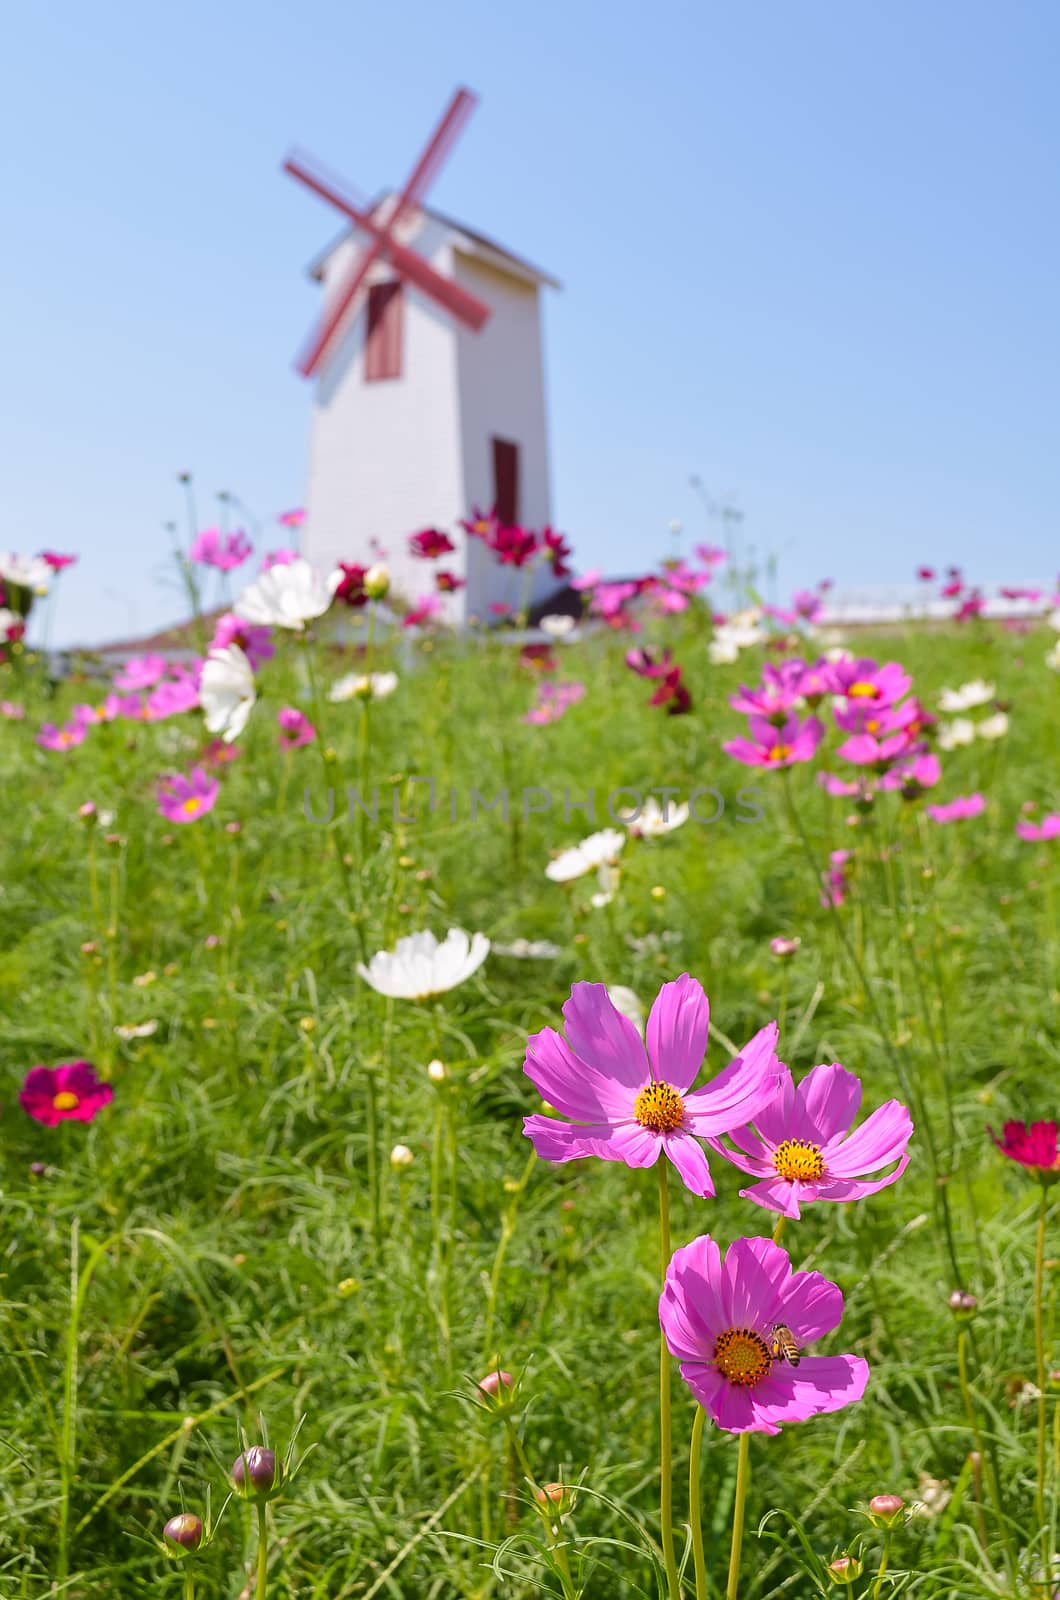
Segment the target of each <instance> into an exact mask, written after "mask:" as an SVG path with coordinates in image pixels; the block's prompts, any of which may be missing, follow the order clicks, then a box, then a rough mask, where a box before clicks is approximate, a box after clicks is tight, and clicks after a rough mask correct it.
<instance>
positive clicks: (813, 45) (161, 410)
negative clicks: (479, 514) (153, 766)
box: [0, 0, 1060, 641]
mask: <svg viewBox="0 0 1060 1600" xmlns="http://www.w3.org/2000/svg"><path fill="white" fill-rule="evenodd" d="M5 47H6V48H5V55H6V57H7V61H8V71H7V73H6V74H5V80H6V81H5V97H4V104H3V107H2V110H0V123H3V124H6V126H3V127H2V130H0V131H2V132H3V135H4V144H5V147H6V149H7V151H8V156H9V161H8V165H7V170H6V172H5V178H4V188H3V193H4V208H5V220H6V224H7V226H6V227H5V229H4V233H5V249H4V251H3V252H2V255H0V296H2V303H3V305H4V309H5V317H4V325H5V333H4V361H3V372H4V380H5V381H4V407H3V412H4V416H3V427H2V429H0V465H2V482H3V489H4V495H3V498H4V501H5V511H6V516H5V521H6V524H7V526H6V529H5V531H4V533H3V534H2V535H0V544H2V545H3V546H5V547H7V546H11V547H13V548H16V549H22V550H27V551H34V550H37V549H39V548H41V547H52V548H58V549H62V550H65V549H71V550H77V551H79V552H80V553H81V564H80V566H79V567H78V568H76V569H74V570H73V571H72V572H71V573H70V574H68V575H67V576H66V578H65V579H64V582H63V590H62V596H61V602H60V610H59V616H58V627H57V636H58V637H59V638H61V639H64V640H66V641H70V640H73V639H78V640H102V639H105V638H108V637H114V636H116V635H127V634H129V633H130V632H133V631H142V630H145V629H147V628H148V627H150V626H153V625H154V624H156V623H157V622H159V621H162V620H165V619H169V618H173V617H175V616H177V615H179V614H180V612H181V606H180V600H179V597H178V595H177V593H176V592H175V590H174V589H173V588H172V586H171V584H170V580H169V579H168V577H167V568H168V562H167V549H168V545H167V537H166V534H165V532H164V524H165V522H166V521H167V520H169V519H173V518H176V517H178V516H179V515H180V513H181V501H180V497H179V491H178V485H177V483H176V473H177V472H178V471H180V470H181V469H184V468H190V469H192V470H193V471H194V472H195V475H196V479H197V482H198V486H199V495H200V503H201V515H200V521H201V522H206V521H212V520H215V516H214V512H215V506H214V504H213V503H212V501H211V497H212V495H213V493H214V492H215V491H217V490H219V489H224V488H227V489H230V490H232V491H233V492H235V493H237V494H238V495H239V496H240V497H241V498H242V499H243V500H244V501H245V502H246V503H247V504H248V505H249V506H251V507H253V508H254V509H255V510H256V511H258V512H259V513H260V514H262V515H265V514H268V513H270V512H275V511H278V510H280V509H282V508H284V507H286V506H289V505H291V504H298V503H299V502H300V500H301V498H302V493H303V481H304V471H305V451H306V441H307V433H308V418H309V400H310V396H309V391H308V389H307V387H306V385H305V384H304V383H303V381H302V380H301V379H299V378H298V377H297V376H296V375H295V373H294V371H293V368H292V360H293V356H294V353H295V351H296V350H297V348H298V346H299V344H300V342H301V340H302V338H303V336H304V333H305V331H306V329H307V327H308V325H309V324H310V322H311V321H312V319H313V317H314V314H315V311H316V302H315V296H314V293H313V290H312V287H311V286H310V285H309V283H308V282H307V281H306V279H305V277H304V274H303V268H304V266H305V263H306V262H307V261H308V260H309V259H310V258H311V257H312V256H313V255H314V254H315V253H316V251H317V250H318V249H319V248H320V246H321V245H322V244H323V243H324V242H325V241H326V240H327V239H328V238H329V237H330V236H331V234H332V232H333V217H332V216H331V214H329V212H328V211H327V209H326V208H325V207H324V206H323V205H322V204H320V203H319V202H317V201H315V200H314V199H312V198H311V197H310V196H308V195H306V194H305V193H304V192H303V191H302V190H301V189H300V188H299V187H298V186H297V185H296V184H294V183H293V182H292V181H291V180H290V179H287V178H285V177H284V176H283V175H282V174H281V172H280V170H279V169H280V162H281V160H282V157H283V155H284V153H285V151H286V150H287V148H288V147H289V146H290V145H292V144H294V143H297V144H300V145H303V146H305V147H306V148H308V149H309V150H311V151H312V152H313V153H314V154H316V155H317V156H318V157H320V158H321V159H322V160H323V161H324V162H326V163H327V164H328V165H330V166H332V167H334V168H336V169H337V170H339V171H341V172H343V173H345V174H346V175H347V176H348V177H349V178H350V179H351V181H353V182H354V183H356V184H357V185H358V186H359V187H361V188H362V189H364V190H368V191H371V190H374V189H376V188H379V187H383V186H385V185H387V184H391V183H397V182H399V181H400V180H401V179H403V177H404V176H405V174H406V172H407V170H408V168H409V167H410V165H411V163H412V161H413V159H414V158H415V156H416V154H417V153H418V150H419V148H420V146H421V144H422V142H423V140H424V138H425V137H426V134H427V133H428V131H429V129H430V127H431V126H432V124H433V122H434V120H435V119H436V118H437V116H438V115H439V113H440V111H441V109H442V107H443V106H444V104H445V102H446V100H447V98H448V96H449V94H450V93H451V91H452V89H453V87H454V86H455V85H456V84H457V83H460V82H466V83H468V84H469V85H470V86H471V87H473V88H475V89H476V90H477V91H478V92H479V94H480V95H481V97H482V103H481V105H480V106H479V108H478V110H477V112H476V113H475V116H474V117H473V119H472V121H471V123H470V124H469V126H468V128H467V130H466V131H465V133H464V135H463V137H462V139H461V140H460V142H459V144H458V145H457V147H456V150H455V152H454V154H453V156H452V158H451V159H450V161H449V163H448V165H447V166H446V168H445V169H444V171H443V173H442V176H441V178H440V181H439V182H438V184H437V185H436V187H435V189H434V190H433V191H432V196H431V198H432V199H433V200H434V201H435V202H436V203H437V205H438V206H439V207H440V208H441V209H443V210H447V211H449V212H451V213H452V214H453V215H455V216H457V217H461V218H463V219H465V220H466V221H467V222H468V223H470V224H472V225H474V226H478V227H480V228H482V229H483V230H484V231H486V232H488V233H490V234H492V235H494V236H495V237H497V238H498V239H500V240H501V241H503V242H504V243H506V244H508V245H510V246H511V247H512V248H513V249H515V250H517V251H520V252H522V253H524V254H526V255H528V256H529V257H530V258H531V259H532V260H534V261H538V262H540V263H541V265H542V266H544V267H546V268H547V269H549V270H550V271H552V272H554V273H555V274H556V275H557V276H558V277H559V278H560V279H561V280H562V282H563V284H564V289H563V292H562V293H561V294H558V295H554V296H551V297H550V300H549V304H548V309H547V335H546V338H547V365H548V374H549V406H550V418H551V438H552V449H553V475H554V494H555V509H556V511H557V514H558V520H559V522H560V524H561V526H562V527H563V528H564V530H565V531H567V532H568V534H569V535H570V536H571V538H572V539H573V541H574V543H575V546H576V549H577V552H578V556H579V558H580V561H581V564H582V565H583V566H586V567H587V566H593V565H601V566H604V567H605V568H607V569H609V570H611V571H619V570H623V571H628V570H631V569H635V568H639V567H643V566H645V565H646V564H647V563H648V562H649V560H651V559H652V558H653V557H654V556H657V555H661V554H663V553H666V552H667V551H668V550H669V549H670V547H671V543H672V541H671V537H670V534H669V531H668V525H669V523H670V520H671V519H672V518H679V519H681V520H682V521H683V522H684V523H685V525H686V526H687V528H688V529H689V531H690V533H694V534H695V535H697V536H702V535H704V534H706V533H707V532H708V528H707V523H706V519H705V512H704V509H703V506H702V503H701V501H700V500H699V499H698V498H697V496H696V494H695V493H694V492H693V491H692V490H691V489H690V488H689V485H688V479H689V475H690V474H692V473H698V474H699V475H700V476H701V477H702V479H703V481H704V483H705V484H706V485H707V487H708V489H709V490H710V492H711V494H713V495H714V496H715V497H716V498H718V499H720V498H723V497H731V498H733V499H735V501H736V502H737V503H738V504H739V505H740V506H741V507H742V508H743V510H744V512H745V515H746V523H745V530H746V538H747V540H748V542H750V543H751V544H753V545H754V546H755V547H756V548H757V550H758V551H759V552H761V553H762V554H764V553H766V552H770V551H772V552H775V553H777V554H778V555H779V556H780V559H781V571H782V575H783V578H784V580H785V584H786V585H793V584H797V583H801V582H804V581H807V580H812V579H815V578H817V577H819V576H823V575H826V574H827V575H831V576H834V577H835V578H836V580H837V582H838V583H839V584H840V585H842V584H844V583H849V584H863V583H872V582H879V583H888V582H902V581H905V580H907V579H908V578H909V576H910V574H911V572H912V569H913V568H914V567H915V565H916V564H917V563H918V562H919V561H921V560H924V559H927V560H932V561H934V562H936V563H939V564H945V563H947V562H949V561H951V560H952V561H959V562H961V563H963V564H964V565H965V567H966V568H967V570H968V571H969V572H970V573H971V574H972V575H973V576H974V577H976V578H977V579H982V580H985V581H992V580H1008V581H1010V582H1016V581H1019V580H1021V579H1022V580H1026V579H1031V578H1043V577H1048V576H1050V575H1051V574H1052V572H1053V569H1054V567H1055V564H1056V559H1057V557H1056V551H1057V548H1058V544H1060V541H1058V540H1057V538H1056V534H1055V528H1054V523H1055V518H1056V512H1057V506H1058V503H1060V492H1058V491H1060V452H1058V451H1057V449H1056V428H1057V418H1058V415H1060V405H1058V401H1060V325H1058V319H1057V284H1058V282H1060V210H1058V207H1057V203H1056V186H1057V173H1058V171H1060V101H1058V99H1057V96H1056V93H1055V82H1054V73H1053V64H1054V63H1055V62H1056V60H1057V59H1060V10H1058V8H1057V7H1056V6H1055V5H1053V4H1052V3H1051V0H1041V3H1022V4H1021V3H1019V0H1016V3H1011V4H1008V5H1006V6H1004V7H1000V6H997V5H996V4H986V3H981V0H933V3H932V4H931V5H930V6H924V5H922V4H919V3H914V0H888V3H886V4H884V3H871V0H856V3H854V4H847V3H845V0H829V3H820V0H799V4H797V5H790V4H787V3H782V0H773V3H769V4H764V3H756V0H751V3H748V4H744V5H735V6H734V5H732V4H731V3H729V0H725V3H717V0H698V3H689V4H683V3H682V4H671V3H666V0H663V3H660V4H657V5H654V6H652V7H646V6H645V5H643V3H642V0H638V3H636V4H628V3H626V0H620V3H617V4H615V3H612V4H609V5H607V6H602V5H596V4H592V3H586V0H565V3H561V0H539V3H538V4H536V5H534V6H532V7H525V8H511V7H506V6H498V5H497V4H496V0H490V3H488V4H487V3H484V0H471V3H468V0H454V3H453V4H450V5H447V6H438V5H436V4H426V3H425V0H406V3H405V4H404V5H403V6H402V7H401V8H400V9H399V10H396V9H395V8H393V7H390V6H382V5H375V6H366V5H351V4H349V3H348V0H346V3H337V0H318V3H317V4H316V5H314V6H313V7H312V8H307V7H301V6H298V7H296V6H295V5H293V4H289V5H276V4H269V3H266V0H253V3H248V0H229V3H227V4H225V5H223V6H217V5H215V4H204V3H202V0H184V3H182V4H181V5H180V6H176V7H166V8H162V7H157V6H154V7H141V6H134V5H132V4H131V3H128V4H115V3H107V0H99V3H96V4H93V5H92V6H84V5H82V4H80V3H62V4H55V3H48V0H42V3H41V4H39V5H36V6H23V7H19V8H17V10H16V11H14V12H12V13H11V14H10V15H9V17H8V19H7V26H6V30H5ZM715 531H716V530H715Z"/></svg>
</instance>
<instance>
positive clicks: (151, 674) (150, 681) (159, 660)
mask: <svg viewBox="0 0 1060 1600" xmlns="http://www.w3.org/2000/svg"><path fill="white" fill-rule="evenodd" d="M168 665H169V663H168V661H167V660H166V658H165V656H158V655H146V656H130V657H129V659H128V661H127V662H126V663H125V665H124V667H122V669H121V671H120V672H116V673H115V674H114V687H115V689H150V688H153V686H154V685H155V684H156V683H157V682H158V680H159V678H162V677H164V676H165V672H166V668H167V667H168Z"/></svg>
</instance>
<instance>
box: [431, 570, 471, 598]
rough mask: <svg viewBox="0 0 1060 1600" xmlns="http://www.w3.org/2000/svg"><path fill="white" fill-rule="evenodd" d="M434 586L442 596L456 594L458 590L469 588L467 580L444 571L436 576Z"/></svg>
mask: <svg viewBox="0 0 1060 1600" xmlns="http://www.w3.org/2000/svg"><path fill="white" fill-rule="evenodd" d="M434 586H435V588H436V589H437V590H438V591H439V592H440V593H441V594H455V593H456V591H457V590H458V589H466V588H467V579H466V578H458V577H457V575H456V573H455V572H446V571H444V570H442V571H439V572H436V573H435V574H434Z"/></svg>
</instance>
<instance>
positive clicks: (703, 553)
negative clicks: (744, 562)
mask: <svg viewBox="0 0 1060 1600" xmlns="http://www.w3.org/2000/svg"><path fill="white" fill-rule="evenodd" d="M692 554H693V555H694V556H695V558H696V560H697V561H702V563H703V565H704V566H705V567H716V566H717V565H718V564H719V563H720V562H722V561H728V559H729V557H728V555H727V553H726V552H725V551H724V550H722V549H721V548H720V547H719V546H718V545H716V544H697V545H696V547H695V549H694V550H693V552H692Z"/></svg>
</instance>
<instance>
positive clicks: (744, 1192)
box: [740, 1168, 816, 1222]
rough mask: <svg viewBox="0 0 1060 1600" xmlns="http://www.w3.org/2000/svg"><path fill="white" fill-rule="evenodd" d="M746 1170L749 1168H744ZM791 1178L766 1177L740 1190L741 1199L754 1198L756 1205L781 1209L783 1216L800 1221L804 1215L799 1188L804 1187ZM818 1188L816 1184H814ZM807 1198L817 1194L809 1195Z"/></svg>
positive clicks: (775, 1209) (773, 1209)
mask: <svg viewBox="0 0 1060 1600" xmlns="http://www.w3.org/2000/svg"><path fill="white" fill-rule="evenodd" d="M744 1170H745V1171H746V1170H747V1168H744ZM804 1187H805V1185H802V1184H800V1183H799V1182H798V1180H797V1179H796V1181H795V1182H794V1183H793V1182H792V1181H791V1179H790V1178H781V1177H780V1176H779V1175H777V1174H774V1175H773V1177H772V1178H765V1179H763V1181H762V1182H761V1183H753V1184H752V1185H751V1187H750V1188H749V1189H741V1190H740V1199H741V1200H753V1201H754V1203H755V1205H756V1206H766V1207H767V1208H768V1209H769V1210H770V1211H779V1212H780V1214H781V1216H782V1217H791V1219H792V1220H793V1221H794V1222H798V1220H799V1218H800V1217H801V1215H802V1212H801V1211H800V1210H799V1198H800V1196H799V1190H800V1188H804ZM814 1188H815V1189H816V1185H814ZM806 1198H807V1199H810V1198H816V1196H815V1195H814V1196H807V1197H806Z"/></svg>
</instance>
